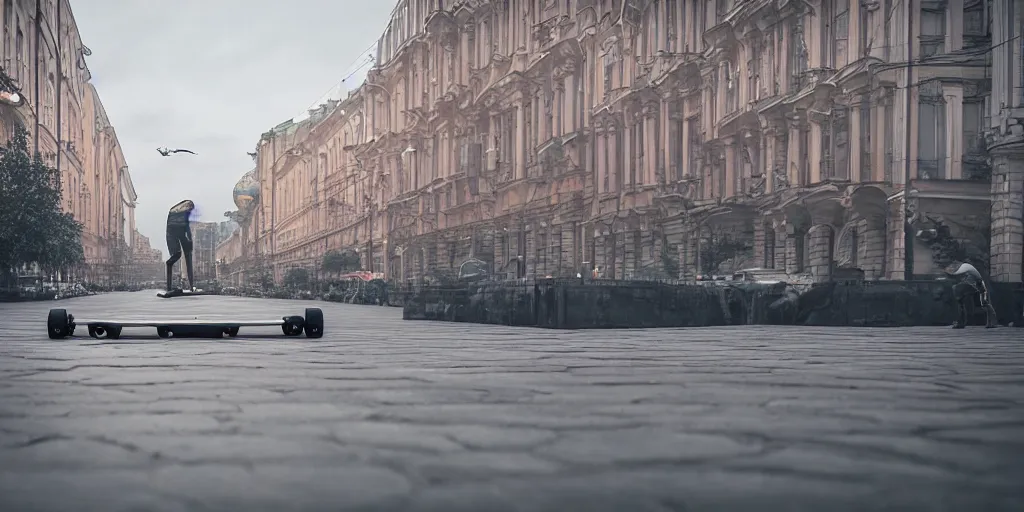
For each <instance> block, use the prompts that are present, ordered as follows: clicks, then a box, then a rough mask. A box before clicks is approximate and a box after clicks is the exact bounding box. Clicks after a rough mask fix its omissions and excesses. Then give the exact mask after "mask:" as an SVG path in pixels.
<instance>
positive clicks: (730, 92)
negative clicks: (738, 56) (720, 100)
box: [724, 62, 740, 114]
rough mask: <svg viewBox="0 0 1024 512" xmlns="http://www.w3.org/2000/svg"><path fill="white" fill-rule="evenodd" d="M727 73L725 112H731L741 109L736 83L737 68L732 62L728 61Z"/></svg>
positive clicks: (726, 64)
mask: <svg viewBox="0 0 1024 512" xmlns="http://www.w3.org/2000/svg"><path fill="white" fill-rule="evenodd" d="M724 73H725V103H726V105H725V113H726V114H730V113H732V112H735V111H736V110H737V109H739V103H740V98H739V90H738V88H737V84H736V70H735V67H734V66H733V65H732V63H731V62H726V63H725V66H724Z"/></svg>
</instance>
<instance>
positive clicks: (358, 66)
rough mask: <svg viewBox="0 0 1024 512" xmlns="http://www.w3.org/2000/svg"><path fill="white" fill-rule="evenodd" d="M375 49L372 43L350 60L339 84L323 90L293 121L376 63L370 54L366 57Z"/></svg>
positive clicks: (375, 45)
mask: <svg viewBox="0 0 1024 512" xmlns="http://www.w3.org/2000/svg"><path fill="white" fill-rule="evenodd" d="M376 47H377V41H374V42H373V43H372V44H371V45H370V46H367V47H366V49H365V50H363V51H361V52H359V54H358V55H357V56H356V58H354V59H352V63H350V64H349V65H348V67H346V68H345V70H346V71H348V73H347V74H345V76H344V77H343V78H342V79H341V80H340V81H339V82H337V83H335V84H334V85H332V86H331V87H329V88H328V89H327V90H325V91H324V92H323V93H322V94H321V95H320V96H319V97H318V99H317V100H316V101H314V102H313V103H312V104H310V105H309V106H308V107H306V109H304V110H303V111H302V112H300V113H299V114H298V115H296V116H294V117H293V119H294V118H298V117H302V116H304V115H306V114H307V113H308V112H309V110H310V109H313V108H316V107H318V106H319V105H321V104H323V103H324V101H326V100H327V99H330V96H331V95H333V94H335V93H336V92H337V91H338V89H340V88H341V87H342V86H343V85H345V82H346V81H347V80H348V79H349V78H352V77H353V76H354V75H355V74H356V73H358V72H359V71H360V70H362V69H363V68H365V67H366V66H367V65H368V64H372V63H374V62H375V61H376V58H375V57H374V56H373V55H372V54H370V55H367V54H368V53H370V52H372V51H373V50H374V49H375V48H376ZM360 61H361V62H360ZM353 66H355V68H354V69H353Z"/></svg>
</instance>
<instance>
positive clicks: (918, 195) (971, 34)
mask: <svg viewBox="0 0 1024 512" xmlns="http://www.w3.org/2000/svg"><path fill="white" fill-rule="evenodd" d="M1011 4H1013V2H996V1H992V0H942V1H940V0H903V1H900V0H859V1H850V2H847V1H843V0H809V1H797V0H749V1H742V2H741V1H735V0H733V1H730V0H707V1H704V0H646V1H644V0H568V1H552V0H510V1H500V2H499V1H485V0H478V1H461V2H454V1H447V0H442V1H429V2H428V1H426V0H402V1H400V2H399V3H398V5H397V7H396V8H395V10H394V13H393V15H392V19H391V21H390V24H389V26H388V28H387V30H386V31H385V33H384V35H383V36H382V37H381V39H380V41H379V43H378V58H377V61H376V66H375V67H374V68H373V69H372V70H371V71H370V73H369V75H368V78H367V81H366V82H365V83H364V84H363V85H362V86H361V87H360V88H359V89H358V90H356V91H354V92H353V93H351V94H350V95H349V97H348V98H346V99H344V100H342V101H340V102H331V103H328V104H325V105H322V106H321V107H320V108H318V109H315V110H314V111H311V112H310V115H309V117H308V118H307V119H304V120H302V121H299V122H292V121H289V122H286V123H283V124H281V125H279V126H278V127H275V128H274V129H272V130H270V131H268V132H267V133H265V134H264V135H263V136H262V137H261V139H260V141H259V144H258V147H257V151H256V156H255V160H256V163H257V165H256V169H255V170H254V173H253V174H252V175H251V176H250V179H251V180H252V181H253V182H254V183H255V184H258V185H254V187H255V188H256V189H258V194H257V195H258V197H257V198H256V199H255V201H254V206H253V207H252V213H251V215H250V218H249V219H248V220H247V221H246V222H245V223H244V224H243V231H244V232H245V233H246V240H245V242H244V245H245V246H246V247H247V248H246V249H243V252H245V251H249V253H250V254H254V255H255V254H259V255H262V256H263V257H267V258H269V259H270V260H271V261H272V263H273V265H274V266H275V268H276V269H277V275H278V277H280V275H281V272H282V271H283V269H284V268H287V267H288V266H295V265H305V264H309V263H310V262H315V261H317V259H318V258H320V257H322V254H323V253H324V252H325V251H327V250H330V249H344V248H351V249H353V250H356V251H357V252H359V254H360V255H361V257H362V258H363V262H364V266H365V267H366V268H367V269H368V270H374V271H381V272H385V273H386V274H387V276H388V277H389V278H393V279H398V280H405V279H411V278H415V277H419V276H423V275H426V274H429V273H432V272H439V271H443V270H450V271H454V270H456V269H457V268H458V267H459V265H460V264H461V263H462V262H463V261H465V260H467V259H469V258H477V259H481V260H484V261H486V262H488V263H491V264H492V265H493V267H492V268H493V269H494V271H495V272H497V273H502V274H504V275H507V276H511V277H543V276H569V275H576V274H577V273H592V274H593V275H598V276H602V277H609V278H637V277H645V276H651V277H669V278H677V277H682V278H693V277H695V276H697V275H705V274H721V273H728V272H731V271H734V270H737V269H743V268H755V267H763V268H774V269H778V270H780V271H781V270H784V271H785V272H787V273H788V274H790V275H796V276H803V277H805V278H807V279H808V280H815V281H822V280H827V279H830V278H832V277H834V276H836V275H837V274H838V273H843V272H845V271H846V270H851V269H853V270H856V271H858V272H861V271H862V272H863V275H864V276H865V278H867V279H903V278H905V277H908V276H906V275H905V269H907V268H908V267H909V268H910V269H911V270H912V271H913V272H914V276H926V275H934V274H936V273H938V272H939V271H940V269H941V268H942V267H944V266H945V265H946V264H948V263H949V262H950V261H952V260H954V259H970V260H971V261H976V262H981V263H984V264H985V265H984V266H988V263H991V271H992V275H993V278H994V279H996V280H1011V281H1013V280H1017V281H1019V280H1020V276H1021V268H1022V265H1024V264H1022V261H1021V251H1020V246H1021V193H1022V190H1021V188H1022V181H1021V166H1022V162H1024V158H1022V156H1021V150H1020V149H1019V147H1020V139H1021V128H1020V126H1021V124H1020V119H1021V91H1022V90H1024V89H1022V87H1021V48H1022V45H1021V40H1020V35H1021V32H1022V31H1021V13H1019V12H1016V11H1015V10H1014V9H1016V10H1020V8H1019V6H1013V5H1011ZM988 55H991V56H992V58H991V59H990V60H989V59H987V58H986V56H988ZM997 82H999V83H997ZM1014 144H1016V145H1014ZM908 178H909V186H906V184H908ZM905 190H909V193H907V194H904V191H905ZM907 225H909V227H907V228H905V226H907ZM905 232H909V233H910V235H911V236H910V237H905V236H904V233H905ZM907 241H909V242H911V243H912V244H913V245H912V246H910V247H907V246H906V243H905V242H907ZM990 246H991V248H992V249H993V250H992V251H990V250H989V248H990ZM908 249H910V250H908ZM908 257H911V258H912V260H911V264H910V265H907V261H906V258H908Z"/></svg>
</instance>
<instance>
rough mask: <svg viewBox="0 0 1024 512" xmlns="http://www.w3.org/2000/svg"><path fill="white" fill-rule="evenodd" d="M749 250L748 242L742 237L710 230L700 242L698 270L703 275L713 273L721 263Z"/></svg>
mask: <svg viewBox="0 0 1024 512" xmlns="http://www.w3.org/2000/svg"><path fill="white" fill-rule="evenodd" d="M749 250H750V243H748V242H746V241H744V240H742V239H739V238H735V237H733V236H731V235H729V234H727V233H721V232H712V233H711V234H709V235H708V236H706V237H704V238H703V239H702V240H701V243H700V271H701V273H702V274H704V275H714V274H715V273H717V272H718V267H719V266H720V265H721V264H722V263H724V262H726V261H728V260H731V259H733V258H735V257H736V256H738V255H741V254H744V253H746V252H747V251H749Z"/></svg>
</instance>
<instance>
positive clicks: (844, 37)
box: [832, 3, 850, 69]
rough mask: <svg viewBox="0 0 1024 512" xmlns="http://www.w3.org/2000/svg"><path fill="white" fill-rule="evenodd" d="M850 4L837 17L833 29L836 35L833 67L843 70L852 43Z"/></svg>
mask: <svg viewBox="0 0 1024 512" xmlns="http://www.w3.org/2000/svg"><path fill="white" fill-rule="evenodd" d="M849 5H850V4H849V3H847V4H846V6H845V7H844V8H843V12H840V13H839V14H837V15H836V17H835V21H834V22H833V25H832V28H833V30H834V33H835V43H834V44H833V45H832V66H833V67H835V68H837V69H838V68H841V67H843V66H845V65H846V62H847V60H846V59H847V57H848V53H849V43H850V7H849Z"/></svg>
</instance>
